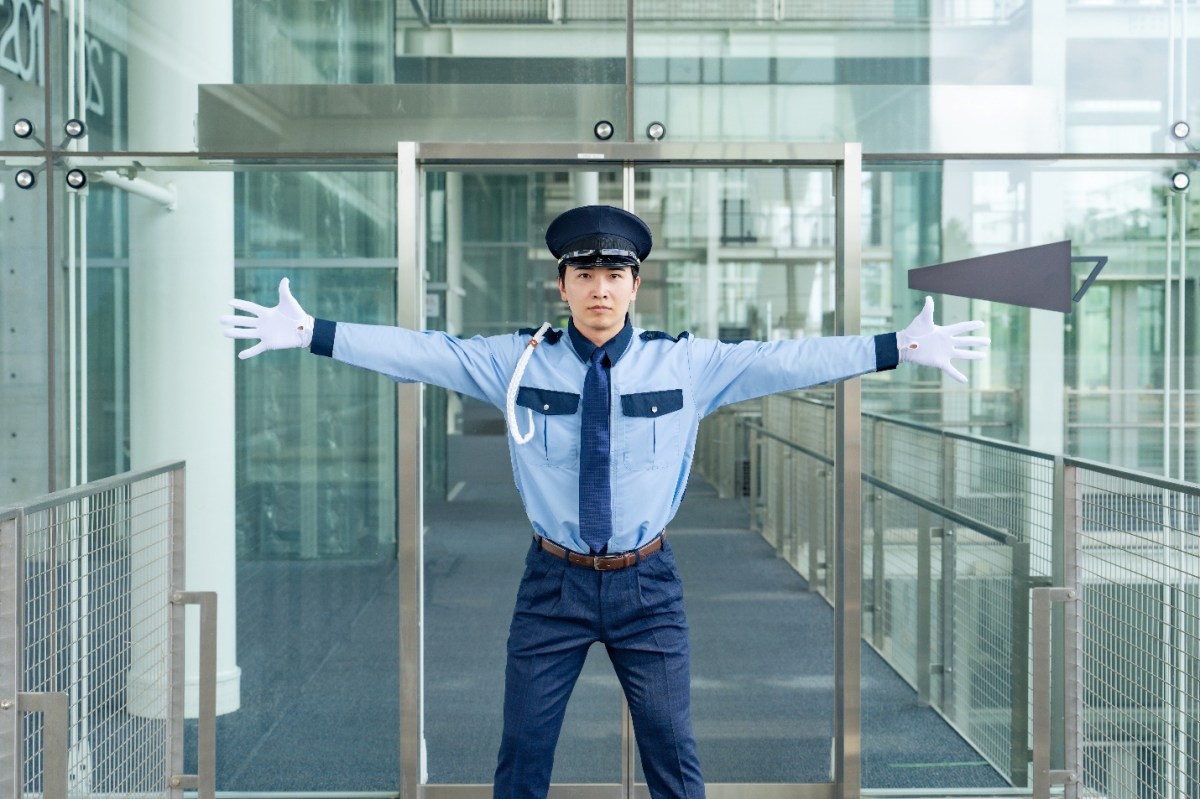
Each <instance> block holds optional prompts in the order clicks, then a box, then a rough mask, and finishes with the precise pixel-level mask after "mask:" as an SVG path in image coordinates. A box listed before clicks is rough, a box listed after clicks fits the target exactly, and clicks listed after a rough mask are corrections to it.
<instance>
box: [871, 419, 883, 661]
mask: <svg viewBox="0 0 1200 799" xmlns="http://www.w3.org/2000/svg"><path fill="white" fill-rule="evenodd" d="M872 447H873V448H874V451H875V454H874V456H873V458H872V460H873V462H874V464H875V475H876V476H877V477H880V478H883V477H885V471H884V469H885V467H884V462H883V457H884V455H883V425H881V424H878V423H877V424H876V425H875V430H874V435H873V437H872ZM873 499H874V503H875V509H874V511H875V512H874V513H873V514H872V516H873V517H874V519H873V521H874V523H875V538H874V541H873V543H872V545H871V582H872V583H873V590H872V591H871V594H872V605H873V607H872V610H871V640H872V641H873V642H874V643H875V646H876V648H879V647H882V646H883V635H884V631H885V628H884V620H885V618H886V616H885V615H884V614H885V613H886V611H887V596H886V594H885V592H886V591H887V582H886V580H885V579H884V577H885V576H886V573H887V559H886V557H885V555H886V552H885V551H884V534H885V532H886V530H887V523H886V519H885V518H884V517H885V514H886V513H887V506H886V503H885V499H884V495H883V490H882V489H879V488H876V489H875V491H874V494H873Z"/></svg>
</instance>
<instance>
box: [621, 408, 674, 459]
mask: <svg viewBox="0 0 1200 799" xmlns="http://www.w3.org/2000/svg"><path fill="white" fill-rule="evenodd" d="M682 409H683V389H679V388H672V389H668V390H666V391H643V392H640V393H637V394H622V395H621V422H622V425H621V426H622V428H623V429H622V439H621V440H622V442H623V445H622V456H621V465H622V466H623V467H624V468H626V469H629V470H631V471H640V470H646V469H664V468H667V467H669V466H671V465H672V464H671V459H672V457H673V456H674V455H675V454H677V453H678V449H679V446H678V445H679V425H680V421H679V419H680V413H679V411H681V410H682ZM678 465H679V464H678V463H676V464H675V466H678Z"/></svg>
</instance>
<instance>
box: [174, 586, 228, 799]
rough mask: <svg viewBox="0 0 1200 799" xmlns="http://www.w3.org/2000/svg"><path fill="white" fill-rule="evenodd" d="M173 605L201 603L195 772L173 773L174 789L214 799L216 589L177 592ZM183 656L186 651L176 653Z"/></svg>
mask: <svg viewBox="0 0 1200 799" xmlns="http://www.w3.org/2000/svg"><path fill="white" fill-rule="evenodd" d="M171 603H172V604H174V605H199V606H200V686H199V687H200V707H199V710H200V712H199V716H198V717H199V722H198V724H197V733H196V773H195V774H177V773H176V774H172V775H171V787H172V788H195V789H196V795H197V796H198V797H199V799H215V797H216V785H217V780H216V775H217V592H216V591H176V592H175V593H174V594H172V596H171ZM177 656H178V657H179V658H180V659H182V658H183V652H179V653H177Z"/></svg>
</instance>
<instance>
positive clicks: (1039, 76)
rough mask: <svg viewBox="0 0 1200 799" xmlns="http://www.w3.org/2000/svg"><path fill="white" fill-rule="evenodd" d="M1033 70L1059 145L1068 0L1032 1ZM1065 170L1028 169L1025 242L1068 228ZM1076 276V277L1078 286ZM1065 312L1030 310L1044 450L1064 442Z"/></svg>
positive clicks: (1035, 441)
mask: <svg viewBox="0 0 1200 799" xmlns="http://www.w3.org/2000/svg"><path fill="white" fill-rule="evenodd" d="M1030 14H1031V15H1032V19H1031V21H1030V29H1031V36H1032V39H1031V44H1032V46H1031V47H1030V53H1031V54H1032V55H1031V59H1032V61H1031V65H1030V66H1031V67H1032V70H1031V74H1032V77H1033V85H1034V86H1036V87H1039V88H1041V89H1044V90H1046V92H1047V94H1049V96H1051V97H1053V98H1055V102H1054V103H1053V104H1052V107H1053V108H1054V109H1055V110H1056V111H1057V113H1058V116H1057V117H1056V118H1053V119H1046V120H1045V121H1044V124H1045V125H1046V127H1047V128H1048V129H1049V130H1052V131H1057V133H1058V136H1059V143H1060V144H1059V146H1060V147H1061V146H1063V145H1062V144H1061V143H1062V141H1064V140H1065V137H1066V128H1065V119H1066V117H1065V114H1064V105H1065V103H1066V88H1065V86H1066V69H1067V66H1066V65H1067V56H1066V44H1067V38H1066V37H1065V36H1063V31H1064V30H1066V20H1067V9H1066V0H1047V2H1039V3H1037V4H1033V3H1031V4H1030ZM1062 184H1063V176H1062V175H1061V174H1058V175H1052V174H1046V173H1040V172H1039V171H1038V170H1037V169H1033V170H1031V172H1030V178H1029V212H1028V219H1029V237H1030V240H1029V241H1028V242H1022V244H1047V243H1050V242H1054V241H1060V240H1061V239H1062V238H1063V236H1064V233H1065V230H1064V225H1065V214H1064V211H1063V203H1064V189H1063V185H1062ZM1077 285H1078V282H1074V283H1072V286H1077ZM1064 321H1065V320H1064V318H1063V315H1062V314H1060V313H1057V312H1055V311H1040V310H1030V312H1029V360H1028V364H1029V371H1028V377H1027V379H1026V381H1025V386H1026V391H1027V392H1028V393H1027V394H1026V401H1025V431H1026V434H1027V436H1026V439H1025V441H1026V442H1027V443H1028V444H1029V446H1031V447H1033V448H1034V449H1037V450H1041V451H1042V452H1053V453H1059V452H1063V450H1064V448H1065V446H1066V405H1065V403H1066V400H1065V397H1066V384H1065V380H1066V372H1065V368H1064V362H1065V350H1064V347H1065V341H1066V339H1065V333H1064V328H1063V324H1064Z"/></svg>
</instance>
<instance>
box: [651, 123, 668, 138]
mask: <svg viewBox="0 0 1200 799" xmlns="http://www.w3.org/2000/svg"><path fill="white" fill-rule="evenodd" d="M646 135H647V136H648V137H650V139H651V140H652V141H658V140H659V139H661V138H662V137H663V136H666V135H667V129H666V127H664V126H663V123H661V122H651V123H650V124H649V125H647V126H646Z"/></svg>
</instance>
